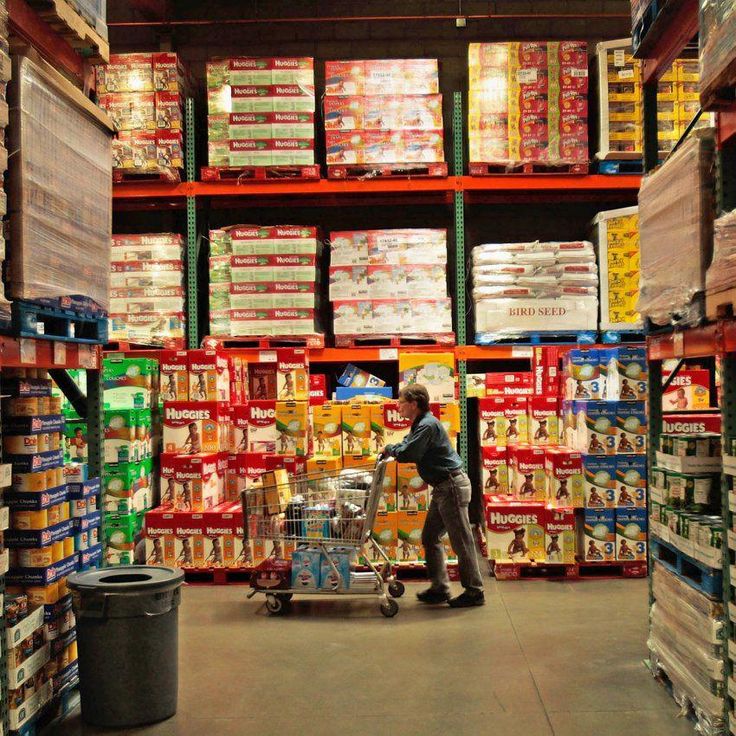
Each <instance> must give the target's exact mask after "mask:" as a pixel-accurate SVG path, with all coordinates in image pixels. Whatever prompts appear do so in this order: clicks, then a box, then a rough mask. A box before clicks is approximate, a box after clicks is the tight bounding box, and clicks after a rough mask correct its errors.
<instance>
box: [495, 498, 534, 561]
mask: <svg viewBox="0 0 736 736" xmlns="http://www.w3.org/2000/svg"><path fill="white" fill-rule="evenodd" d="M485 513H486V542H487V545H488V557H489V559H492V560H496V561H503V562H529V561H538V562H542V561H544V559H545V555H546V552H545V515H546V509H545V508H544V504H542V503H525V502H510V503H498V504H496V503H489V504H486V511H485Z"/></svg>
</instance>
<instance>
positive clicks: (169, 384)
mask: <svg viewBox="0 0 736 736" xmlns="http://www.w3.org/2000/svg"><path fill="white" fill-rule="evenodd" d="M159 368H160V371H161V396H162V398H163V400H164V401H188V400H189V361H188V357H187V352H186V350H162V351H161V353H160V356H159Z"/></svg>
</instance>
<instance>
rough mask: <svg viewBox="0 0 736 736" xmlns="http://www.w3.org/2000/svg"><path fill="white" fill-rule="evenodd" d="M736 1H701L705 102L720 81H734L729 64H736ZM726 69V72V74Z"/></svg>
mask: <svg viewBox="0 0 736 736" xmlns="http://www.w3.org/2000/svg"><path fill="white" fill-rule="evenodd" d="M735 36H736V4H734V2H733V0H700V31H699V41H700V89H701V101H702V103H703V104H704V105H707V104H709V103H711V102H712V99H711V98H712V97H713V95H714V93H715V92H717V90H718V87H719V86H727V85H726V84H723V83H722V82H720V81H719V78H722V79H724V80H725V81H726V82H728V81H733V73H732V72H731V74H730V76H729V75H728V69H729V67H732V66H733V65H734V63H736V44H734V42H733V39H734V37H735ZM724 72H726V75H725V76H724Z"/></svg>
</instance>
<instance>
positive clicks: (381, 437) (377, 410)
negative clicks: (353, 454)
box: [370, 403, 386, 454]
mask: <svg viewBox="0 0 736 736" xmlns="http://www.w3.org/2000/svg"><path fill="white" fill-rule="evenodd" d="M370 407H371V450H372V451H373V452H374V453H376V454H378V453H379V452H381V450H382V449H383V446H384V445H385V444H386V426H385V423H384V418H383V403H380V404H378V403H376V404H370Z"/></svg>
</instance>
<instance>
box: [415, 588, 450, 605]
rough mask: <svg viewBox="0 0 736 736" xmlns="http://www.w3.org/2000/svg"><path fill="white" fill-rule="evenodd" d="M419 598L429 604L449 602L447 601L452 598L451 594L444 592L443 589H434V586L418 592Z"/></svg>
mask: <svg viewBox="0 0 736 736" xmlns="http://www.w3.org/2000/svg"><path fill="white" fill-rule="evenodd" d="M417 600H418V601H420V602H421V603H429V604H435V603H447V601H449V600H450V594H449V593H443V592H442V591H441V590H432V588H427V590H423V591H422V592H421V593H417Z"/></svg>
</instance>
